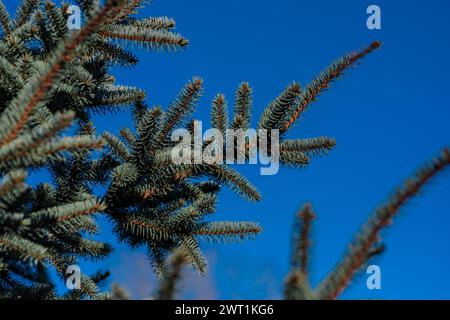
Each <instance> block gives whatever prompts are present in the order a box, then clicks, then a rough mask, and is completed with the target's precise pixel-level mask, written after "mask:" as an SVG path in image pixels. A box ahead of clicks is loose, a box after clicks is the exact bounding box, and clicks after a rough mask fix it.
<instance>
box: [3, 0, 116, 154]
mask: <svg viewBox="0 0 450 320" xmlns="http://www.w3.org/2000/svg"><path fill="white" fill-rule="evenodd" d="M37 1H38V0H25V1H24V2H23V4H22V7H21V8H23V9H21V10H22V11H20V12H25V11H27V10H29V9H31V8H34V6H33V5H32V4H34V3H35V2H37ZM123 1H124V0H110V1H107V3H106V5H105V6H104V8H103V9H102V10H101V11H100V12H99V14H98V15H97V16H95V17H94V18H93V19H91V20H90V21H89V23H88V24H87V25H86V26H85V27H84V28H83V29H82V30H81V31H80V32H78V33H77V34H76V35H75V36H74V37H73V38H72V39H71V40H70V41H68V42H66V43H65V44H64V45H61V46H60V48H58V50H57V51H56V52H57V53H56V54H55V55H54V56H53V57H52V58H51V59H50V62H49V63H48V65H47V66H46V67H45V68H44V69H43V71H42V72H40V73H39V74H38V75H37V76H35V77H34V78H33V79H32V80H31V81H29V83H28V84H27V85H26V86H25V87H24V88H23V89H22V91H21V92H20V93H19V95H18V97H17V98H16V99H14V100H13V101H12V102H11V104H10V105H9V106H8V108H7V109H6V110H5V111H4V113H3V115H2V116H1V118H0V122H1V123H5V124H9V125H8V126H7V128H6V130H5V129H3V128H2V129H3V130H1V131H0V139H1V140H0V147H1V146H4V145H5V144H8V143H10V142H11V141H12V140H14V139H15V138H16V137H17V136H18V135H19V134H20V132H21V131H22V130H23V128H24V126H25V124H26V123H27V122H28V120H29V117H30V115H31V113H32V112H33V111H34V109H35V108H36V106H37V105H38V103H39V102H40V101H41V100H42V99H43V98H44V96H45V94H46V92H47V91H48V90H49V89H50V87H51V86H52V84H53V82H54V79H55V77H56V76H57V75H58V74H59V73H60V71H61V68H62V67H63V65H64V64H65V63H68V62H71V61H72V60H73V55H74V53H75V51H76V49H77V48H78V47H79V46H80V45H81V44H82V43H83V42H84V41H85V40H86V39H87V38H88V37H89V36H90V34H91V33H93V31H95V30H96V29H97V28H98V26H99V25H100V24H101V23H102V22H103V19H104V18H105V17H106V15H107V14H108V12H110V11H111V10H112V9H114V8H115V7H117V6H119V5H120V4H121V3H122V2H123ZM27 8H29V9H27ZM19 17H20V15H19ZM19 21H20V19H19ZM18 110H20V112H19V111H18ZM18 115H20V116H18Z"/></svg>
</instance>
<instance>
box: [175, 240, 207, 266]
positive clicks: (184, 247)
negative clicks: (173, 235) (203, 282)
mask: <svg viewBox="0 0 450 320" xmlns="http://www.w3.org/2000/svg"><path fill="white" fill-rule="evenodd" d="M179 250H180V251H181V253H183V254H184V255H185V257H186V259H187V261H189V262H190V263H191V264H192V265H193V266H194V267H195V268H196V269H197V270H198V271H199V272H200V273H201V274H206V272H207V270H208V263H207V261H206V258H205V257H204V256H203V254H202V252H201V250H200V247H199V245H198V242H197V240H196V239H195V238H194V237H192V236H185V237H182V238H181V239H180V243H179Z"/></svg>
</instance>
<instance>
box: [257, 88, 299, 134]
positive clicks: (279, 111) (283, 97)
mask: <svg viewBox="0 0 450 320" xmlns="http://www.w3.org/2000/svg"><path fill="white" fill-rule="evenodd" d="M300 95H301V88H300V84H299V83H296V82H294V83H292V84H290V85H288V86H287V88H286V89H284V90H283V92H282V93H281V94H280V95H279V96H278V97H277V98H275V99H274V100H273V101H272V102H270V103H269V105H268V106H267V107H266V108H265V109H264V111H263V113H262V115H261V118H260V120H259V124H258V128H261V129H268V130H270V129H280V127H281V122H282V120H283V119H284V116H285V114H286V112H288V110H290V109H291V108H292V106H294V105H295V104H296V103H297V102H298V99H299V97H300Z"/></svg>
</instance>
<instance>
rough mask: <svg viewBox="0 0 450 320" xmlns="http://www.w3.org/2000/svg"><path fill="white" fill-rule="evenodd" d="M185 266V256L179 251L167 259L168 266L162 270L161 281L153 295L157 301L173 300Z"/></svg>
mask: <svg viewBox="0 0 450 320" xmlns="http://www.w3.org/2000/svg"><path fill="white" fill-rule="evenodd" d="M185 264H186V257H185V255H184V254H183V253H182V252H180V251H179V250H177V251H175V252H174V253H173V254H172V256H171V257H170V258H169V265H168V266H166V267H165V268H164V269H163V270H162V274H161V280H160V282H159V286H158V290H157V292H156V294H155V299H157V300H173V299H175V294H176V291H177V286H178V284H179V281H180V278H181V272H182V270H183V267H184V266H185Z"/></svg>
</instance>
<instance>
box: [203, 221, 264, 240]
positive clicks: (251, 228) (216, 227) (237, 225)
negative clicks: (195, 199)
mask: <svg viewBox="0 0 450 320" xmlns="http://www.w3.org/2000/svg"><path fill="white" fill-rule="evenodd" d="M261 232H262V228H261V226H260V225H259V224H257V223H255V222H245V221H239V222H228V221H221V222H208V223H205V224H203V226H202V227H201V228H199V229H198V230H196V231H195V232H194V234H195V235H197V236H201V237H206V238H207V239H208V240H211V241H219V242H221V241H225V242H233V241H238V242H241V241H243V240H246V239H253V238H255V236H256V235H258V234H259V233H261Z"/></svg>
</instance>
